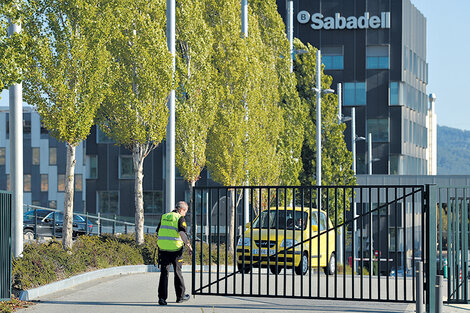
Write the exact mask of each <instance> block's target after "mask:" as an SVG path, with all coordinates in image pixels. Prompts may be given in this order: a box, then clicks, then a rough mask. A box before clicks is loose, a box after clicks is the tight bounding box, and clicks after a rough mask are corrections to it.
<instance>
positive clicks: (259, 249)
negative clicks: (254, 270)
mask: <svg viewBox="0 0 470 313" xmlns="http://www.w3.org/2000/svg"><path fill="white" fill-rule="evenodd" d="M258 192H259V198H258V204H259V206H258V211H259V215H258V219H259V223H258V226H259V227H258V295H260V294H261V260H262V258H261V226H262V225H261V212H262V211H263V207H262V203H261V198H262V193H263V190H262V189H261V188H258Z"/></svg>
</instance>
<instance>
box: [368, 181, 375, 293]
mask: <svg viewBox="0 0 470 313" xmlns="http://www.w3.org/2000/svg"><path fill="white" fill-rule="evenodd" d="M368 192H369V212H368V213H369V300H372V275H373V274H374V262H373V261H372V259H373V256H374V234H373V233H372V232H373V229H372V188H371V187H369V188H368Z"/></svg>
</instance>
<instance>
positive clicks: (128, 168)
mask: <svg viewBox="0 0 470 313" xmlns="http://www.w3.org/2000/svg"><path fill="white" fill-rule="evenodd" d="M119 178H120V179H134V163H133V161H132V156H131V155H121V157H120V158H119Z"/></svg>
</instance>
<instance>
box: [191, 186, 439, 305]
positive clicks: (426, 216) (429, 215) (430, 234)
mask: <svg viewBox="0 0 470 313" xmlns="http://www.w3.org/2000/svg"><path fill="white" fill-rule="evenodd" d="M261 188H266V189H268V190H269V189H271V188H272V189H279V188H281V189H282V188H294V190H295V188H297V189H299V190H304V189H308V188H310V190H315V192H320V193H321V192H324V193H326V198H327V201H328V194H329V193H328V192H325V191H326V190H328V188H330V189H331V188H352V189H353V193H352V194H353V196H352V202H353V203H354V201H355V200H354V194H355V193H356V191H354V190H361V200H360V201H361V202H362V201H363V199H362V189H366V188H368V189H369V190H372V189H377V194H380V189H385V190H388V189H387V188H390V189H395V197H398V194H397V190H403V193H402V195H403V196H402V198H400V199H401V200H398V201H403V203H405V201H406V200H403V199H405V198H406V197H413V216H414V212H415V211H414V210H415V208H414V203H415V202H416V203H421V204H420V208H421V211H420V212H421V213H420V215H421V217H420V218H419V219H418V220H420V221H421V227H422V238H421V249H422V254H421V259H422V260H423V261H424V270H425V273H424V279H425V282H424V288H425V291H426V296H425V298H426V303H427V305H426V306H427V312H434V305H430V304H431V303H432V304H434V301H431V299H432V300H433V299H434V298H435V288H434V286H435V283H436V243H437V236H436V210H430V209H429V208H435V207H436V203H437V202H436V190H437V187H436V186H433V185H412V186H408V185H407V186H403V185H400V186H321V187H292V186H284V187H282V186H262V187H260V186H256V187H247V186H230V187H195V188H194V192H193V195H192V213H191V215H192V225H193V226H195V227H192V240H193V246H194V247H196V238H197V236H198V235H199V236H201V237H200V238H198V240H201V245H202V240H203V238H202V237H203V236H208V238H212V237H211V236H213V235H214V231H215V229H217V231H218V232H219V231H220V230H219V226H209V227H208V228H206V233H205V234H203V228H202V227H201V228H200V233H199V232H198V227H199V226H197V225H198V222H200V224H201V226H202V225H204V224H205V222H204V221H203V213H202V207H201V214H199V215H200V219H199V218H198V219H197V218H196V215H197V211H196V200H197V199H196V194H197V193H198V192H200V198H201V200H200V201H202V202H204V197H205V196H204V195H203V194H202V191H203V190H215V189H217V194H216V197H217V199H219V190H224V189H225V195H226V196H227V190H228V189H234V190H235V191H237V190H238V192H240V194H243V195H244V197H245V198H249V196H250V192H251V202H253V190H254V189H261ZM406 188H412V190H414V189H413V188H416V190H419V191H420V192H419V194H416V195H415V193H414V192H411V193H408V194H407V192H405V191H406ZM322 190H323V191H322ZM260 192H261V191H260ZM302 192H303V191H302ZM310 192H312V191H310ZM368 193H369V203H370V202H371V201H370V193H372V191H368ZM400 193H401V191H400ZM344 194H345V192H344V193H343V195H344ZM268 195H269V191H268ZM302 195H303V193H302ZM415 196H416V198H415ZM214 197H215V196H214ZM268 197H269V196H268ZM357 197H359V196H357ZM378 197H379V198H378V199H377V202H378V205H377V207H376V208H375V209H373V208H372V206H371V207H370V208H369V209H368V212H366V213H365V215H368V217H367V218H370V219H372V217H371V216H372V214H374V212H378V216H379V221H381V220H380V218H381V216H380V211H379V210H382V209H384V208H385V207H386V208H387V212H390V211H389V210H391V209H390V208H389V207H391V204H392V203H393V201H390V202H389V199H388V191H387V195H386V199H384V198H385V197H384V198H383V199H382V201H383V200H386V201H385V204H381V203H383V202H381V201H380V195H379V196H378ZM206 198H207V199H205V200H206V202H210V203H211V205H212V201H213V199H212V193H211V194H209V193H208V194H207V195H206ZM320 198H321V197H318V199H320ZM226 199H228V198H226ZM330 200H331V199H330ZM343 200H346V198H344V199H343ZM277 201H278V200H277ZM312 201H313V200H312ZM365 201H366V202H367V199H366V200H365ZM395 201H397V200H395ZM202 202H201V203H202ZM286 203H287V201H286ZM294 203H296V206H297V202H295V196H294ZM344 203H346V201H344ZM260 204H261V202H260ZM201 205H202V204H201ZM269 205H270V204H269ZM269 205H268V207H269ZM302 206H303V199H302ZM310 206H311V204H310ZM319 206H320V207H321V204H320V205H319ZM354 207H355V206H354ZM403 209H405V210H406V208H404V206H403ZM310 210H311V208H310ZM315 210H316V209H315ZM354 210H355V209H354ZM395 210H396V209H395ZM251 211H252V210H250V212H251ZM327 211H328V210H327ZM243 212H244V211H243ZM243 212H242V214H244V213H243ZM311 212H312V211H311ZM405 212H406V211H405ZM410 213H411V212H410ZM387 214H388V213H387ZM395 214H397V213H395ZM405 214H407V213H405ZM211 217H212V213H211V214H210V215H209V216H208V221H207V225H219V222H222V221H219V213H217V221H215V220H214V221H211ZM250 217H251V220H253V216H252V215H251V214H250ZM362 219H364V217H362ZM242 220H243V218H242ZM356 220H359V217H356V218H353V219H350V220H346V218H345V219H344V221H345V222H343V223H342V224H336V223H335V225H334V229H337V228H340V227H343V226H344V227H346V229H347V227H348V226H347V224H352V223H353V222H354V223H355V222H356ZM387 221H388V218H387ZM414 221H415V219H414V217H413V227H414ZM213 222H215V223H213ZM235 223H236V222H235ZM361 223H363V222H361ZM366 223H367V222H366ZM404 223H405V226H404V227H405V229H407V228H406V218H405V222H404ZM239 224H242V223H239ZM226 225H228V224H226ZM369 225H370V224H369ZM387 225H388V222H387ZM241 226H242V227H243V225H241ZM409 226H411V225H409ZM214 227H217V228H214ZM349 227H350V226H349ZM378 227H379V231H380V227H381V226H380V225H379V226H378ZM387 227H388V226H387ZM213 229H214V230H213ZM235 229H237V226H236V225H235ZM369 229H370V227H369ZM395 229H396V227H395ZM330 230H331V228H330V229H328V230H327V231H326V232H327V233H328V232H330ZM372 231H374V232H375V229H372ZM207 232H208V234H207ZM211 232H212V233H211ZM404 233H405V234H404V236H405V239H404V240H405V245H406V231H405V232H404ZM320 235H321V232H320V233H319V235H315V236H312V237H311V238H307V239H306V240H310V239H315V238H318V236H320ZM412 235H413V238H414V231H412ZM226 236H228V233H227V235H226ZM344 236H345V235H344ZM396 236H397V234H396V232H395V240H397V239H396V238H397V237H396ZM335 237H336V236H335ZM361 237H362V228H361ZM237 238H238V236H236V235H235V236H234V238H230V240H234V246H235V248H234V249H236V244H235V242H236V239H237ZM240 238H243V240H244V232H243V231H242V233H241V234H240ZM344 238H346V237H344ZM410 239H411V238H409V240H410ZM302 240H303V241H302V244H303V242H304V241H305V240H304V239H302ZM318 240H319V239H318ZM210 242H211V241H209V252H208V253H209V259H212V257H213V256H214V254H213V255H212V256H211V248H210ZM353 242H354V240H353ZM412 242H413V250H412V251H415V247H414V239H413V240H412ZM299 244H300V243H299ZM299 244H297V245H299ZM213 245H214V246H217V252H216V253H217V262H216V263H217V265H215V264H214V265H211V264H212V262H209V264H208V265H207V266H203V253H202V252H201V255H200V259H199V256H198V261H200V267H199V265H198V267H197V268H196V250H195V253H193V262H192V266H193V273H192V283H193V284H192V293H193V295H196V294H199V295H200V294H206V295H209V294H210V295H219V294H220V295H222V294H223V295H231V293H230V292H227V287H226V288H225V292H221V291H219V284H218V282H220V281H223V280H225V286H227V279H228V278H230V277H232V276H236V274H238V273H241V272H240V270H235V265H236V264H235V263H236V262H235V261H234V263H233V266H234V268H232V271H233V273H229V272H228V266H227V264H228V263H227V261H228V260H227V255H225V273H224V275H221V274H220V271H219V267H220V265H219V258H218V257H219V246H220V234H219V241H218V242H214V243H213ZM268 245H269V239H268ZM344 247H345V246H344ZM361 247H362V243H361ZM379 247H380V237H379ZM407 247H408V249H410V246H407ZM379 249H380V248H379ZM285 250H288V249H285ZM285 250H284V251H285ZM353 250H354V243H353ZM201 251H202V250H201ZM243 251H244V250H243ZM371 251H372V250H371ZM387 251H389V250H388V248H387ZM395 251H397V250H396V248H395ZM387 253H389V252H387ZM250 254H251V253H250ZM281 254H282V252H281ZM251 256H252V254H251ZM269 256H270V257H269V258H268V259H270V258H271V256H272V255H271V254H270V253H269ZM273 256H275V257H277V254H276V255H273ZM279 256H281V255H279ZM284 256H285V255H284ZM262 258H263V257H261V259H262ZM361 258H362V256H361ZM371 259H372V258H369V260H371ZM379 259H380V257H379ZM221 261H223V260H221ZM260 262H261V261H260ZM364 262H365V261H364ZM369 262H371V261H369ZM380 262H381V261H380V260H379V261H378V263H380ZM387 262H388V261H387ZM411 262H412V264H413V268H414V262H415V256H414V252H413V255H412V261H411ZM251 264H253V263H251ZM361 264H362V263H361ZM395 264H396V263H395ZM211 266H212V268H211ZM378 266H380V265H378ZM268 267H269V261H268ZM215 268H216V273H217V278H216V279H215V281H212V282H211V278H210V277H209V284H208V285H205V286H203V279H202V274H203V273H204V272H205V271H207V270H209V273H212V270H214V269H215ZM284 268H285V267H284ZM387 268H388V265H387ZM222 269H223V267H222ZM382 269H383V267H382ZM268 270H269V269H268ZM343 272H345V271H343ZM411 272H412V274H411V275H413V285H412V286H413V288H415V285H414V277H415V276H414V275H415V274H414V273H413V271H411ZM197 273H200V277H199V278H200V284H201V286H200V288H196V275H197ZM210 275H212V274H209V276H210ZM245 275H247V274H244V275H242V276H241V280H242V282H243V281H244V276H245ZM250 275H252V273H251V274H250ZM258 275H260V274H258ZM284 275H285V274H284ZM343 275H345V274H343ZM356 275H358V274H356ZM404 275H405V279H406V275H407V274H404ZM409 275H410V274H409ZM360 276H361V299H357V298H354V299H351V298H341V297H337V296H336V293H335V296H334V297H328V291H327V297H326V299H338V300H339V299H341V300H361V301H389V302H413V301H415V294H414V293H413V296H412V299H411V298H408V300H406V294H405V299H404V301H403V300H399V299H398V298H396V299H395V300H394V299H390V298H389V297H388V292H389V291H388V276H387V298H386V299H384V298H381V297H380V285H381V283H379V284H378V285H379V296H378V299H372V298H370V299H368V298H365V299H362V271H361V274H360ZM371 276H372V275H369V280H370V279H371ZM284 277H285V276H284ZM352 277H353V278H352V281H353V282H352V284H353V285H354V274H352ZM335 278H336V275H335ZM378 278H379V281H380V269H379V270H378ZM235 279H236V277H233V281H234V284H233V285H234V289H235V285H236V283H235V282H236V281H235ZM252 279H253V278H252V276H250V291H249V292H248V291H246V292H244V290H243V287H242V292H241V294H240V293H236V292H235V293H234V294H233V295H234V296H235V295H236V296H262V297H266V296H268V297H269V296H275V297H297V296H288V295H286V294H285V291H284V294H278V292H277V284H276V292H275V294H274V292H273V294H271V295H269V291H268V295H264V294H263V295H261V294H259V295H257V294H253V292H252V290H251V280H252ZM266 279H267V280H268V281H269V275H268V276H267V277H266ZM273 279H274V278H273ZM292 279H293V282H292V286H293V287H294V280H295V277H292ZM319 279H320V276H319V278H318V284H319V287H320V283H319ZM343 281H344V282H346V280H343ZM395 281H397V279H395ZM276 282H277V275H276ZM302 282H303V281H302ZM216 283H217V288H215V286H214V285H215V284H216ZM259 283H261V278H259ZM335 284H336V283H335ZM344 284H346V283H344ZM406 284H407V283H406V281H405V283H404V285H405V287H404V288H405V289H406ZM221 285H222V284H221ZM284 285H285V281H284ZM211 286H214V287H213V288H212V290H211ZM242 286H243V283H242ZM302 286H303V283H301V288H302ZM326 286H327V288H328V279H327V280H326ZM204 288H207V290H206V291H205V292H204V291H203V289H204ZM344 288H346V287H344ZM395 288H397V287H395ZM413 288H412V289H413ZM215 289H216V291H215ZM221 289H222V288H221ZM353 289H354V288H353ZM335 290H336V285H335ZM384 290H385V287H384ZM207 291H208V292H207ZM335 292H336V291H335ZM293 293H294V291H293ZM358 293H359V292H358ZM302 294H303V292H302ZM344 295H345V293H343V297H344ZM353 295H354V291H353ZM369 295H371V293H369ZM396 297H397V296H396ZM299 298H301V297H299ZM303 298H311V299H325V298H324V297H323V298H322V297H315V296H311V295H310V296H307V297H303Z"/></svg>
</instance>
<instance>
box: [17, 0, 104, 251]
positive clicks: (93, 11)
mask: <svg viewBox="0 0 470 313" xmlns="http://www.w3.org/2000/svg"><path fill="white" fill-rule="evenodd" d="M106 14H107V12H106V11H105V10H104V9H103V8H102V7H101V6H100V3H99V2H98V1H95V0H70V1H61V0H38V1H35V2H30V3H29V7H28V11H27V14H26V19H25V23H24V31H25V32H26V33H27V35H28V36H29V37H30V39H31V45H30V49H31V51H30V52H29V60H28V69H27V73H26V77H25V83H24V94H25V100H26V101H27V102H28V103H29V104H31V105H35V106H36V107H37V111H38V113H39V114H40V116H41V121H42V123H43V125H44V126H45V128H47V129H48V131H49V134H50V135H51V136H53V137H55V138H56V139H57V140H59V141H62V142H65V145H66V148H67V163H66V177H65V203H64V223H63V225H64V226H63V247H64V249H70V248H71V247H72V221H73V195H74V171H75V163H76V160H75V149H76V147H77V145H78V144H79V143H80V142H81V141H83V140H84V139H86V138H87V136H88V134H89V133H90V129H91V126H92V125H93V123H94V119H95V114H96V111H97V109H98V107H99V106H100V104H101V103H102V101H103V99H104V96H105V94H106V90H107V86H106V83H105V82H104V81H103V77H105V76H106V73H107V69H108V67H107V66H108V65H107V59H108V53H107V51H106V49H105V41H106V38H107V36H106V35H105V32H106V26H107V25H106V24H104V23H103V22H102V21H104V16H106Z"/></svg>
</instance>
